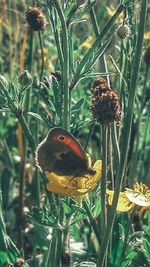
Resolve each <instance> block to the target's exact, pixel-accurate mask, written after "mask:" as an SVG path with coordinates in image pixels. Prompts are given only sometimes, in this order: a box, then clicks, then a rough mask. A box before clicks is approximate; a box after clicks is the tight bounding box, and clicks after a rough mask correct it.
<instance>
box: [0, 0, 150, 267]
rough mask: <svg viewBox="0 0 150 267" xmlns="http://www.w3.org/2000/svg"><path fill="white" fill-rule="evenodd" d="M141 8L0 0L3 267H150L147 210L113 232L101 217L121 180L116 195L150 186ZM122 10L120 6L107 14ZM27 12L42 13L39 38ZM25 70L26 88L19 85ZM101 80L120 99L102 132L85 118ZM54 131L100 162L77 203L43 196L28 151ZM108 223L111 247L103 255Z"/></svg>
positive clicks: (149, 20) (122, 216) (147, 39)
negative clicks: (97, 178) (117, 119)
mask: <svg viewBox="0 0 150 267" xmlns="http://www.w3.org/2000/svg"><path fill="white" fill-rule="evenodd" d="M54 2H55V3H54ZM81 2H85V3H83V5H80V4H81ZM144 2H146V1H145V0H143V1H132V0H128V1H117V0H116V1H115V0H114V1H106V0H104V1H99V0H97V1H75V0H70V1H65V0H64V1H63V0H62V1H26V0H24V1H23V0H22V1H17V0H16V1H10V0H7V1H6V0H1V5H0V43H1V45H0V74H1V75H2V76H3V77H2V76H1V81H0V177H1V178H0V186H1V190H0V192H1V194H0V201H1V203H0V266H10V265H9V263H12V264H14V265H13V266H20V265H19V264H23V266H28V265H29V266H41V267H46V266H47V267H48V266H49V267H51V266H53V267H60V266H89V267H90V266H92V265H90V263H88V265H81V263H82V262H85V261H88V262H93V263H95V264H96V262H98V263H97V266H105V267H118V266H119V267H125V266H131V267H134V266H141V267H144V266H145V267H146V266H149V264H150V243H149V242H150V214H149V211H146V212H145V210H144V209H143V210H141V209H140V212H139V213H138V214H137V213H136V214H133V213H132V212H126V213H121V212H119V213H117V216H116V217H115V220H114V224H113V231H112V232H111V233H110V232H109V230H110V229H109V220H108V222H107V220H106V222H105V221H104V220H103V217H104V215H105V216H106V217H107V215H108V213H109V211H110V209H111V207H109V208H108V204H107V200H106V203H105V193H106V187H108V188H109V189H112V190H114V188H113V183H115V181H116V180H117V183H118V181H119V179H118V178H119V175H118V173H120V175H121V177H120V179H122V185H120V186H118V187H117V192H118V194H119V189H121V191H122V190H124V189H125V188H126V187H128V188H130V189H132V188H133V186H134V184H135V182H139V183H144V184H146V185H147V186H148V187H150V164H149V159H150V100H149V99H150V78H149V77H150V71H149V67H150V48H149V54H148V53H147V54H145V53H146V51H148V50H147V49H148V46H150V6H149V5H147V6H148V7H147V11H146V12H145V13H146V20H145V26H144V31H143V32H142V31H141V28H142V25H144V14H145V13H144V9H145V7H144V4H143V3H144ZM57 3H58V6H57ZM121 4H125V7H126V8H125V9H124V6H123V9H122V11H123V12H121V11H118V12H119V13H120V15H119V13H118V14H117V16H116V15H115V17H113V15H114V14H116V13H115V12H116V10H117V9H118V6H119V5H121ZM77 5H78V7H77ZM30 6H38V7H40V8H41V10H42V11H43V13H44V15H45V16H46V18H47V26H46V28H45V29H44V30H43V31H32V29H30V28H29V25H28V24H27V21H26V13H25V12H26V11H27V9H28V8H29V7H30ZM59 7H60V10H61V12H62V14H63V18H62V17H61V16H60V13H59ZM140 10H143V17H142V15H140ZM118 15H119V16H118ZM141 17H142V18H143V19H140V18H141ZM112 18H114V19H112ZM61 19H62V20H61ZM63 19H64V21H65V25H63V24H62V22H63ZM110 19H112V21H111V23H110V24H109V23H108V22H109V21H110ZM123 22H124V23H125V24H126V25H127V27H128V34H127V36H126V37H125V38H123V39H121V38H120V37H119V36H118V35H117V29H118V27H119V26H120V25H122V24H123ZM142 23H143V24H142ZM140 25H141V26H140ZM106 26H108V27H106ZM139 27H141V28H139ZM64 28H65V31H64ZM101 31H102V34H103V36H102V38H100V39H99V41H100V42H99V43H97V45H96V46H95V48H93V50H92V51H91V50H90V48H91V47H93V46H92V45H93V44H94V42H95V40H98V38H99V36H100V35H99V33H100V32H101ZM65 33H67V37H66V35H65ZM121 34H122V32H121ZM121 36H122V35H121ZM143 37H144V38H143ZM142 39H143V43H142ZM137 44H139V50H138V45H137ZM140 45H141V49H140ZM59 49H60V50H59ZM61 50H62V51H61ZM88 51H91V53H89V54H88V57H87V58H86V55H87V54H86V53H87V52H88ZM103 52H104V53H103ZM96 53H97V54H96ZM140 53H141V57H140V58H139V59H138V55H139V54H140ZM99 55H101V56H100V58H98V56H99ZM145 55H147V56H145ZM61 56H63V57H64V63H62V58H61ZM94 57H95V61H94ZM146 57H147V58H146ZM82 59H85V64H84V67H83V69H82V70H81V71H80V72H79V71H78V70H79V68H80V62H82ZM96 60H97V61H96ZM138 60H139V61H138ZM67 61H68V62H69V67H68V65H67V64H68V62H67ZM95 62H96V63H95ZM135 62H137V63H138V64H137V66H136V64H135ZM140 62H141V64H140ZM147 62H149V63H147ZM91 63H93V64H92V66H91V65H90V64H91ZM138 66H140V68H139V70H138V71H137V73H136V68H137V69H138ZM24 70H28V75H29V76H28V81H27V83H28V84H26V80H25V81H24V80H23V79H21V81H20V80H19V78H18V77H20V76H19V75H20V73H21V72H22V71H24ZM56 72H57V73H56ZM66 74H67V76H66V78H65V75H66ZM52 75H53V78H52ZM60 76H61V79H62V80H63V83H61V81H60V80H59V78H60ZM45 77H47V78H45ZM54 77H56V78H54ZM98 77H104V78H106V79H107V82H108V84H109V86H110V87H111V88H112V89H114V90H115V91H117V93H118V94H119V95H120V99H121V109H122V115H121V123H120V125H119V126H118V125H117V126H116V125H115V123H114V124H113V123H112V124H111V125H105V126H104V125H101V124H100V123H99V122H96V120H95V118H93V117H92V112H91V105H92V103H91V98H92V92H91V88H92V84H93V81H94V79H95V78H98ZM69 86H70V89H73V90H72V91H71V90H70V91H69V90H68V88H69ZM132 86H133V87H132ZM73 87H74V88H73ZM3 88H5V89H4V90H3ZM132 90H133V94H132V92H131V91H132ZM70 92H71V93H70ZM134 92H135V93H134ZM132 100H133V101H132ZM130 115H131V117H130ZM127 120H128V121H127ZM130 120H131V121H130ZM54 126H63V127H65V128H66V129H68V130H69V132H71V133H73V134H74V136H75V137H76V138H77V139H78V140H79V141H80V143H81V144H82V146H83V147H84V148H85V149H86V151H87V152H88V153H89V154H90V155H91V157H92V160H93V162H94V161H96V160H97V159H101V160H102V161H103V174H102V183H101V184H100V185H98V186H97V188H96V189H95V191H93V192H91V193H90V195H89V197H88V200H87V201H85V202H84V201H83V203H82V206H81V205H79V204H78V203H77V202H76V201H75V199H74V198H65V197H59V196H58V195H55V194H52V193H48V192H46V193H45V184H46V183H47V179H46V177H45V175H44V174H43V175H42V177H41V175H39V173H38V170H37V169H36V166H35V161H34V152H35V148H36V146H37V145H38V143H39V142H40V141H42V140H43V139H44V138H45V136H46V134H47V132H48V130H49V129H50V128H52V127H54ZM28 127H29V129H30V132H28ZM128 130H129V131H128ZM115 134H116V135H115ZM124 144H125V145H124ZM125 146H127V150H126V147H125ZM118 155H119V156H120V158H121V163H120V164H119V161H118ZM124 155H126V157H124ZM123 157H124V158H123ZM121 164H122V165H121ZM122 166H123V167H122ZM122 168H123V170H122ZM104 178H105V179H104ZM103 181H104V182H103ZM119 187H120V188H119ZM103 199H104V200H103ZM103 205H104V206H105V207H104V206H103ZM56 207H57V208H56ZM111 218H113V217H111ZM112 223H113V222H112ZM107 226H108V233H109V234H108V236H109V244H108V247H107V246H106V247H107V250H106V251H105V252H107V253H106V255H105V256H104V258H103V255H100V253H101V251H103V249H104V248H106V247H105V242H104V241H106V239H107V237H106V236H104V233H106V227H107ZM111 226H112V224H111V222H110V227H111ZM103 230H104V231H103ZM128 230H129V231H128ZM101 242H102V243H101ZM106 242H107V241H106ZM124 244H125V245H124ZM101 245H102V247H101ZM101 248H102V250H101ZM18 259H20V260H18ZM21 259H23V260H24V263H23V261H22V260H21ZM17 260H18V263H17ZM70 262H71V263H70ZM15 264H16V265H15ZM17 264H18V265H17ZM95 266H96V265H95Z"/></svg>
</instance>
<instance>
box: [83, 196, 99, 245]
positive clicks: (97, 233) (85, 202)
mask: <svg viewBox="0 0 150 267" xmlns="http://www.w3.org/2000/svg"><path fill="white" fill-rule="evenodd" d="M83 207H84V209H85V210H86V212H87V215H88V218H89V220H90V223H91V225H92V227H93V230H94V232H95V235H96V237H97V240H98V242H99V245H100V244H101V239H100V237H101V234H100V229H99V227H98V224H97V223H96V220H95V218H94V217H93V214H92V212H91V209H90V207H89V205H88V202H87V201H86V200H84V202H83Z"/></svg>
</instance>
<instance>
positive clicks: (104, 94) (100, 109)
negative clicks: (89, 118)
mask: <svg viewBox="0 0 150 267" xmlns="http://www.w3.org/2000/svg"><path fill="white" fill-rule="evenodd" d="M91 91H92V93H93V95H92V106H91V110H92V114H93V117H94V118H95V119H96V120H97V121H98V122H99V123H101V124H110V123H112V122H116V124H119V123H120V117H121V107H120V97H119V95H118V93H117V92H116V91H114V90H113V89H112V88H110V87H109V86H108V84H107V81H106V80H105V79H103V78H97V79H96V80H95V81H94V82H93V88H92V90H91Z"/></svg>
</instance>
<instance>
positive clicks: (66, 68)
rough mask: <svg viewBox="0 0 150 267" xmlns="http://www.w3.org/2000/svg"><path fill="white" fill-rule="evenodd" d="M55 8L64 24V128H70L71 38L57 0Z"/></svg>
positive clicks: (62, 24)
mask: <svg viewBox="0 0 150 267" xmlns="http://www.w3.org/2000/svg"><path fill="white" fill-rule="evenodd" d="M53 4H54V6H55V8H56V9H57V12H58V16H59V19H60V21H61V26H62V43H63V44H62V49H63V58H64V64H63V68H62V69H61V71H62V85H63V93H64V128H65V129H68V127H69V40H68V32H67V25H66V21H65V17H64V14H63V11H62V8H61V6H60V4H59V2H58V1H57V0H55V1H54V2H53Z"/></svg>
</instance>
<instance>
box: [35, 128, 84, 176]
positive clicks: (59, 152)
mask: <svg viewBox="0 0 150 267" xmlns="http://www.w3.org/2000/svg"><path fill="white" fill-rule="evenodd" d="M36 162H37V165H38V166H40V168H41V169H42V171H48V172H54V173H56V174H58V175H66V176H69V175H75V176H77V175H81V174H84V173H86V171H87V169H88V160H87V155H86V153H85V152H84V150H83V149H82V147H81V145H80V144H79V143H78V141H77V140H76V139H75V138H74V137H73V136H72V135H71V134H70V133H69V132H67V131H66V130H65V129H63V128H58V127H57V128H53V129H51V130H50V131H49V133H48V135H47V137H46V138H45V139H44V140H43V141H42V142H41V143H40V144H39V146H38V148H37V151H36Z"/></svg>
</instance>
